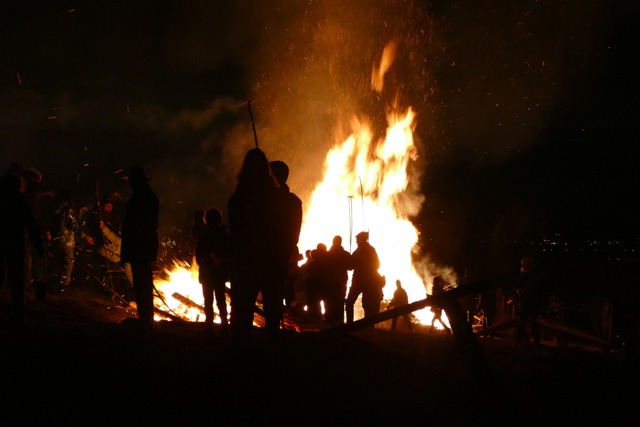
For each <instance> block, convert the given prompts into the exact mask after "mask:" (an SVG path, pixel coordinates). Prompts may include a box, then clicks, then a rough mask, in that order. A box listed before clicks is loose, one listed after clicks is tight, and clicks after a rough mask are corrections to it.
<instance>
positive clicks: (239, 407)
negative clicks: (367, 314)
mask: <svg viewBox="0 0 640 427" xmlns="http://www.w3.org/2000/svg"><path fill="white" fill-rule="evenodd" d="M0 295H1V296H2V299H1V301H2V305H1V306H0V309H1V313H2V316H3V317H2V321H3V323H2V325H1V326H0V336H2V352H1V353H0V354H1V356H0V358H1V362H2V369H3V375H2V379H1V380H0V384H1V385H2V388H3V391H4V392H3V398H2V400H1V402H2V403H1V406H2V410H1V411H0V417H1V418H2V420H3V421H1V424H2V425H17V424H20V425H31V424H34V425H59V424H62V423H65V424H69V423H71V422H80V423H83V424H90V425H121V424H124V425H127V424H132V423H133V422H138V421H140V422H142V421H144V422H146V423H148V425H169V424H175V423H179V424H180V425H184V424H185V423H188V422H199V423H201V422H202V423H208V424H216V423H218V422H224V423H229V424H231V423H234V424H238V425H247V424H249V423H254V422H256V423H257V422H259V423H261V424H262V423H266V422H277V423H278V424H279V425H319V424H321V423H324V422H331V423H332V424H336V425H343V424H347V423H348V424H353V425H362V424H365V423H368V421H369V420H373V422H375V423H376V424H383V423H393V422H405V421H406V422H411V423H412V424H414V423H415V424H418V423H420V424H428V423H432V422H438V423H442V424H443V425H469V424H470V423H474V424H476V425H487V424H489V423H495V424H496V425H514V424H520V425H523V424H524V425H557V424H559V423H560V422H567V421H570V422H571V423H572V424H578V423H580V422H584V423H588V424H589V425H610V424H614V423H616V422H621V421H623V420H624V421H625V424H628V423H631V422H633V421H631V420H635V421H636V422H637V418H638V417H637V415H636V414H637V409H636V408H635V405H637V402H636V400H637V399H636V396H637V393H636V387H637V384H638V381H637V380H638V373H639V370H640V365H639V364H638V357H637V355H636V354H630V353H627V352H621V351H617V350H614V351H610V352H609V351H602V350H601V349H597V348H592V347H586V346H571V347H569V348H566V349H559V348H557V347H554V346H544V347H543V348H540V349H536V348H534V347H533V346H532V345H528V344H523V345H516V344H515V343H514V342H513V340H511V339H504V338H502V339H498V338H482V339H481V340H480V346H481V348H482V350H483V352H484V355H485V356H486V358H487V360H488V362H489V366H490V368H491V371H492V373H493V375H492V381H491V383H488V382H485V381H481V380H480V379H478V378H476V377H475V376H474V375H473V374H472V373H471V371H470V370H469V365H468V364H467V362H466V360H465V358H464V357H463V353H462V352H461V350H460V347H459V346H458V344H457V342H456V340H455V338H454V337H453V336H452V335H447V334H445V333H442V332H438V331H436V332H431V331H430V330H428V329H427V328H425V327H422V326H418V328H417V331H416V332H415V333H413V334H411V333H409V332H408V331H407V330H406V329H404V328H403V327H402V325H403V322H402V321H400V324H399V329H398V330H397V331H390V330H388V329H385V328H383V327H380V328H374V329H371V328H370V329H366V330H359V331H354V332H350V333H327V332H301V333H297V332H286V333H285V335H284V337H283V342H282V345H281V347H280V348H279V349H278V350H277V351H276V350H272V349H269V348H268V347H267V346H266V345H265V343H264V342H263V341H262V337H261V334H260V331H259V330H257V329H256V332H255V337H254V338H255V339H254V347H253V348H252V349H251V351H250V352H249V354H247V355H246V356H245V357H244V358H239V357H235V356H234V353H233V352H232V351H231V348H230V345H229V342H228V340H227V339H226V338H225V337H224V336H220V334H219V331H214V332H215V333H214V332H212V331H211V330H206V329H204V328H203V325H202V324H197V323H185V322H158V324H157V327H156V329H155V331H154V332H153V334H152V335H150V336H145V335H142V334H141V333H140V332H139V331H137V330H136V328H135V327H134V324H133V322H131V321H130V320H126V319H128V318H130V317H131V316H132V314H133V313H132V310H131V309H124V308H121V307H118V306H117V305H116V304H115V303H114V302H113V301H112V300H110V299H109V298H105V297H104V296H98V295H95V294H93V293H88V292H86V291H73V290H72V291H71V292H66V293H63V294H58V295H52V296H48V297H47V298H46V299H45V300H36V299H34V298H33V295H31V293H29V295H28V302H29V307H30V314H29V318H28V322H27V325H26V326H25V327H23V328H19V329H18V328H16V327H14V326H12V325H10V324H9V323H8V322H7V318H6V315H7V296H8V295H7V290H6V287H4V288H3V289H2V293H1V294H0ZM233 417H235V419H234V418H233Z"/></svg>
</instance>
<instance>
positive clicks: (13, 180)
mask: <svg viewBox="0 0 640 427" xmlns="http://www.w3.org/2000/svg"><path fill="white" fill-rule="evenodd" d="M22 186H23V181H22V178H21V177H19V176H18V175H16V174H15V173H7V174H5V175H4V176H3V177H2V181H1V183H0V188H1V189H2V192H3V193H20V192H21V191H22Z"/></svg>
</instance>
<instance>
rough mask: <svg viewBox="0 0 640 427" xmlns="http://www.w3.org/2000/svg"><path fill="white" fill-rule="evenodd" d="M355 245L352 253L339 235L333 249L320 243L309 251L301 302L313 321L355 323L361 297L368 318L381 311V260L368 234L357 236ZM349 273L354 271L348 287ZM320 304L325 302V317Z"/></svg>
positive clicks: (301, 284) (300, 278)
mask: <svg viewBox="0 0 640 427" xmlns="http://www.w3.org/2000/svg"><path fill="white" fill-rule="evenodd" d="M356 244H357V248H356V250H355V251H354V252H353V253H349V252H348V251H347V250H346V249H345V248H344V247H343V246H342V237H341V236H339V235H336V236H334V237H333V239H332V244H331V247H330V248H328V249H327V247H326V245H325V244H324V243H319V244H318V245H317V246H316V248H315V249H313V250H308V251H307V252H306V255H307V260H306V262H305V263H304V264H303V265H302V266H301V267H300V268H301V274H300V277H299V281H298V283H300V286H299V287H300V288H301V289H302V292H301V294H302V295H303V298H301V299H302V300H303V301H304V303H306V306H307V312H308V315H309V316H310V317H311V318H312V319H314V320H324V321H325V322H326V323H327V324H329V325H330V326H336V325H340V324H343V323H344V321H345V317H346V322H347V323H348V324H349V323H353V321H354V306H355V303H356V301H357V300H358V298H359V297H362V308H363V311H364V315H365V317H367V316H373V315H375V314H377V313H378V312H379V311H380V303H381V302H382V298H383V292H382V288H383V287H384V285H385V278H384V276H381V275H380V274H379V273H378V269H379V268H380V258H379V257H378V253H377V252H376V250H375V248H374V247H373V246H372V245H371V244H370V243H369V233H368V232H366V231H362V232H360V233H358V234H357V235H356ZM349 271H353V275H352V279H351V286H350V287H348V285H347V282H348V280H349ZM347 288H348V289H347ZM321 303H324V314H323V313H322V305H321Z"/></svg>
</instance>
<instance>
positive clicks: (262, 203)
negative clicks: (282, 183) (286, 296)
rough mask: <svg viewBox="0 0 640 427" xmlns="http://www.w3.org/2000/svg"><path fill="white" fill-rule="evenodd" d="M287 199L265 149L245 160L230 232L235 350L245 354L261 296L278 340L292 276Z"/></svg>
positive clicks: (271, 334) (272, 339) (232, 202)
mask: <svg viewBox="0 0 640 427" xmlns="http://www.w3.org/2000/svg"><path fill="white" fill-rule="evenodd" d="M286 206H287V201H286V195H285V194H284V193H283V192H282V191H280V190H279V189H278V187H277V186H276V183H275V179H274V177H273V176H272V175H271V170H270V167H269V161H268V159H267V156H266V155H265V153H264V152H263V151H262V150H261V149H259V148H253V149H251V150H249V151H248V152H247V153H246V154H245V157H244V160H243V163H242V166H241V169H240V173H239V174H238V182H237V184H236V188H235V190H234V192H233V193H232V194H231V196H230V197H229V199H228V201H227V214H228V221H229V233H230V268H231V269H230V278H231V317H230V321H231V322H230V323H231V324H230V332H231V338H232V345H233V346H234V348H235V349H236V350H238V351H244V349H245V348H246V345H248V344H249V340H250V337H251V332H252V329H253V318H254V310H255V305H256V301H257V299H258V295H259V294H261V296H262V305H263V309H264V316H265V323H266V328H265V329H266V333H267V338H268V341H269V343H271V344H275V343H277V341H278V336H279V330H280V321H281V319H282V310H283V304H282V289H281V288H282V280H281V279H282V278H283V277H285V275H286V274H287V271H286V267H287V265H288V263H289V256H290V251H291V248H290V245H289V240H288V239H287V236H289V234H288V233H289V232H288V225H287V223H286V217H285V216H283V215H282V211H283V210H285V208H286Z"/></svg>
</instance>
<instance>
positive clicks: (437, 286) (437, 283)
mask: <svg viewBox="0 0 640 427" xmlns="http://www.w3.org/2000/svg"><path fill="white" fill-rule="evenodd" d="M445 285H446V282H445V281H444V279H443V278H442V276H435V277H434V278H433V284H432V288H431V295H437V294H440V293H442V292H444V288H445ZM431 312H432V313H433V318H432V319H431V329H433V328H434V327H435V325H436V322H438V323H440V325H442V327H443V328H444V329H445V330H446V331H447V332H451V328H449V326H447V324H446V323H444V320H442V307H438V306H435V305H432V306H431Z"/></svg>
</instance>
